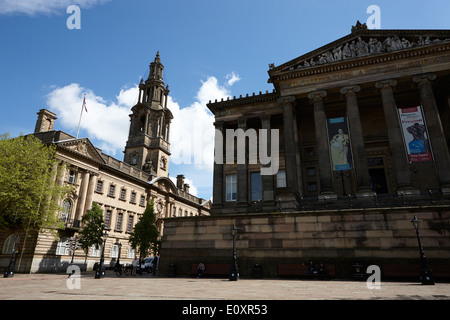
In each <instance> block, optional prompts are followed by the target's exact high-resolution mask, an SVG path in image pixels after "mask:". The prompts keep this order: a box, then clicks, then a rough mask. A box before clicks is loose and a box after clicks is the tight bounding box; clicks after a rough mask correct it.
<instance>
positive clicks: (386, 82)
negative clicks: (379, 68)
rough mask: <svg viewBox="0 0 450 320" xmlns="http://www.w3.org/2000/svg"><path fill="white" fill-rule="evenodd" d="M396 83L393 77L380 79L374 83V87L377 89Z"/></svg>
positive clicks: (392, 85) (393, 85)
mask: <svg viewBox="0 0 450 320" xmlns="http://www.w3.org/2000/svg"><path fill="white" fill-rule="evenodd" d="M397 83H398V81H397V80H395V79H389V80H381V81H378V82H377V83H375V87H377V88H378V89H382V88H384V87H386V86H390V87H395V86H396V85H397Z"/></svg>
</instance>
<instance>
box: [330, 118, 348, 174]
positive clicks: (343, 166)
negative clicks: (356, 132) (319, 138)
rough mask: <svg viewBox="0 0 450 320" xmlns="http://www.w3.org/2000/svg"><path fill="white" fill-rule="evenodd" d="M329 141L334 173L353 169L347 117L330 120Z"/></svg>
mask: <svg viewBox="0 0 450 320" xmlns="http://www.w3.org/2000/svg"><path fill="white" fill-rule="evenodd" d="M328 141H329V142H330V144H329V147H330V156H331V167H332V169H333V170H334V171H345V170H350V169H351V168H352V152H351V148H350V135H349V131H348V125H347V119H346V118H345V117H340V118H332V119H328Z"/></svg>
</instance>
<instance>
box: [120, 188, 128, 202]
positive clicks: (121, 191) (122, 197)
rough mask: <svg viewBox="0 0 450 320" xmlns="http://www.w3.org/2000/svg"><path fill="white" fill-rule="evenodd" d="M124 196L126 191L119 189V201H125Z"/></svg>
mask: <svg viewBox="0 0 450 320" xmlns="http://www.w3.org/2000/svg"><path fill="white" fill-rule="evenodd" d="M126 195H127V190H125V189H120V200H125V196H126Z"/></svg>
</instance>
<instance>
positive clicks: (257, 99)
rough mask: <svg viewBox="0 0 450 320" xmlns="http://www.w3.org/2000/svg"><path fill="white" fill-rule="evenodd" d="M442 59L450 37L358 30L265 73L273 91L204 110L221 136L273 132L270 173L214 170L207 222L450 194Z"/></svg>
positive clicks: (446, 64)
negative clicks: (213, 217) (218, 216)
mask: <svg viewBox="0 0 450 320" xmlns="http://www.w3.org/2000/svg"><path fill="white" fill-rule="evenodd" d="M449 52H450V31H448V30H368V29H367V27H366V25H364V24H360V23H358V24H357V25H356V26H354V27H353V28H352V32H351V33H350V34H349V35H347V36H345V37H343V38H341V39H338V40H336V41H334V42H332V43H329V44H327V45H325V46H323V47H321V48H318V49H316V50H314V51H312V52H309V53H306V54H304V55H302V56H300V57H298V58H295V59H293V60H291V61H288V62H286V63H283V64H281V65H279V66H274V65H273V64H271V65H269V70H268V74H269V80H268V82H269V83H271V84H273V87H274V89H273V92H266V93H265V94H264V93H261V92H260V93H259V94H255V93H253V94H252V95H248V94H247V95H246V96H245V97H243V96H240V97H239V98H236V97H235V98H233V99H227V100H223V99H222V100H221V101H217V100H216V101H215V102H210V103H209V104H208V108H209V109H210V110H211V111H212V112H213V113H214V116H215V127H216V132H219V131H220V132H221V133H222V136H224V137H225V135H226V132H227V130H228V129H234V130H236V129H238V128H240V129H243V130H244V131H245V130H248V129H255V130H256V131H258V130H260V129H268V130H273V129H276V130H279V131H278V132H279V141H278V142H279V143H278V144H279V171H278V172H277V173H276V174H275V175H261V174H260V168H261V163H254V162H253V164H251V163H252V162H251V161H248V160H249V159H248V157H247V161H246V162H245V163H226V161H224V162H223V164H221V163H216V164H215V165H214V191H213V214H214V213H232V212H241V213H245V212H249V211H270V210H273V209H274V208H275V209H282V208H299V206H301V205H302V203H303V202H304V201H306V200H307V199H310V200H314V199H316V200H318V201H328V203H331V202H332V201H334V200H337V199H339V198H342V197H345V198H351V199H353V200H357V199H361V200H364V199H371V200H370V201H372V198H374V197H382V196H383V195H397V196H399V195H401V196H402V197H408V198H409V199H411V197H414V196H420V194H423V193H432V194H440V195H446V194H449V193H450V157H449V150H448V149H449V141H450V125H449V119H450V118H449V117H450V54H449ZM224 139H225V138H224ZM269 144H270V139H269ZM272 144H273V143H272ZM223 147H224V148H225V143H223ZM247 148H248V144H247ZM268 148H269V149H270V145H269V146H268ZM216 151H217V150H216ZM224 154H225V152H224ZM368 201H369V200H368Z"/></svg>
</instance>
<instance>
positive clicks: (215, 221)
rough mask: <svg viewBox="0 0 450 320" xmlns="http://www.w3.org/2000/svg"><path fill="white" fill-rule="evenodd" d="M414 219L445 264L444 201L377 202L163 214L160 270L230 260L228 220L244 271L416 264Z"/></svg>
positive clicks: (430, 252)
mask: <svg viewBox="0 0 450 320" xmlns="http://www.w3.org/2000/svg"><path fill="white" fill-rule="evenodd" d="M414 215H416V216H417V217H418V219H420V220H421V221H422V226H421V229H420V235H421V241H422V245H423V247H424V251H425V254H426V257H427V259H428V261H429V263H431V264H446V265H448V264H449V261H450V228H449V221H450V209H449V207H448V206H443V207H442V206H430V207H427V208H412V207H409V208H402V207H397V208H383V209H376V208H373V209H365V210H363V209H354V210H335V211H329V210H322V211H314V212H302V211H299V212H281V213H272V214H267V213H262V214H257V213H254V214H248V215H245V216H243V215H241V214H235V215H228V214H224V215H216V216H210V217H196V218H189V219H179V218H175V219H167V220H166V222H165V233H164V242H163V251H162V255H161V257H162V258H161V261H160V263H161V265H160V272H161V273H162V274H166V275H167V273H168V270H169V266H170V264H175V265H176V270H177V275H178V276H188V275H189V274H190V270H191V265H192V264H198V263H199V262H200V261H201V262H203V263H205V264H207V263H212V264H215V263H227V264H230V263H231V261H232V247H233V244H232V235H231V226H233V225H236V227H237V228H239V229H241V231H240V232H238V235H237V236H236V248H237V249H236V250H237V259H238V266H239V271H240V274H241V276H242V277H252V276H253V268H254V266H255V264H259V265H262V267H263V274H264V276H265V277H277V266H278V264H281V263H297V264H302V263H307V262H308V261H309V260H313V261H314V262H316V263H318V262H319V261H322V262H324V263H325V264H332V265H335V266H336V276H337V277H338V278H345V277H351V270H352V264H354V263H355V262H359V263H362V264H364V265H371V264H374V265H379V266H381V265H383V264H386V263H411V264H416V265H419V253H418V247H417V238H416V233H415V231H414V228H413V227H412V225H411V223H410V221H411V220H412V218H413V217H414Z"/></svg>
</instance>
